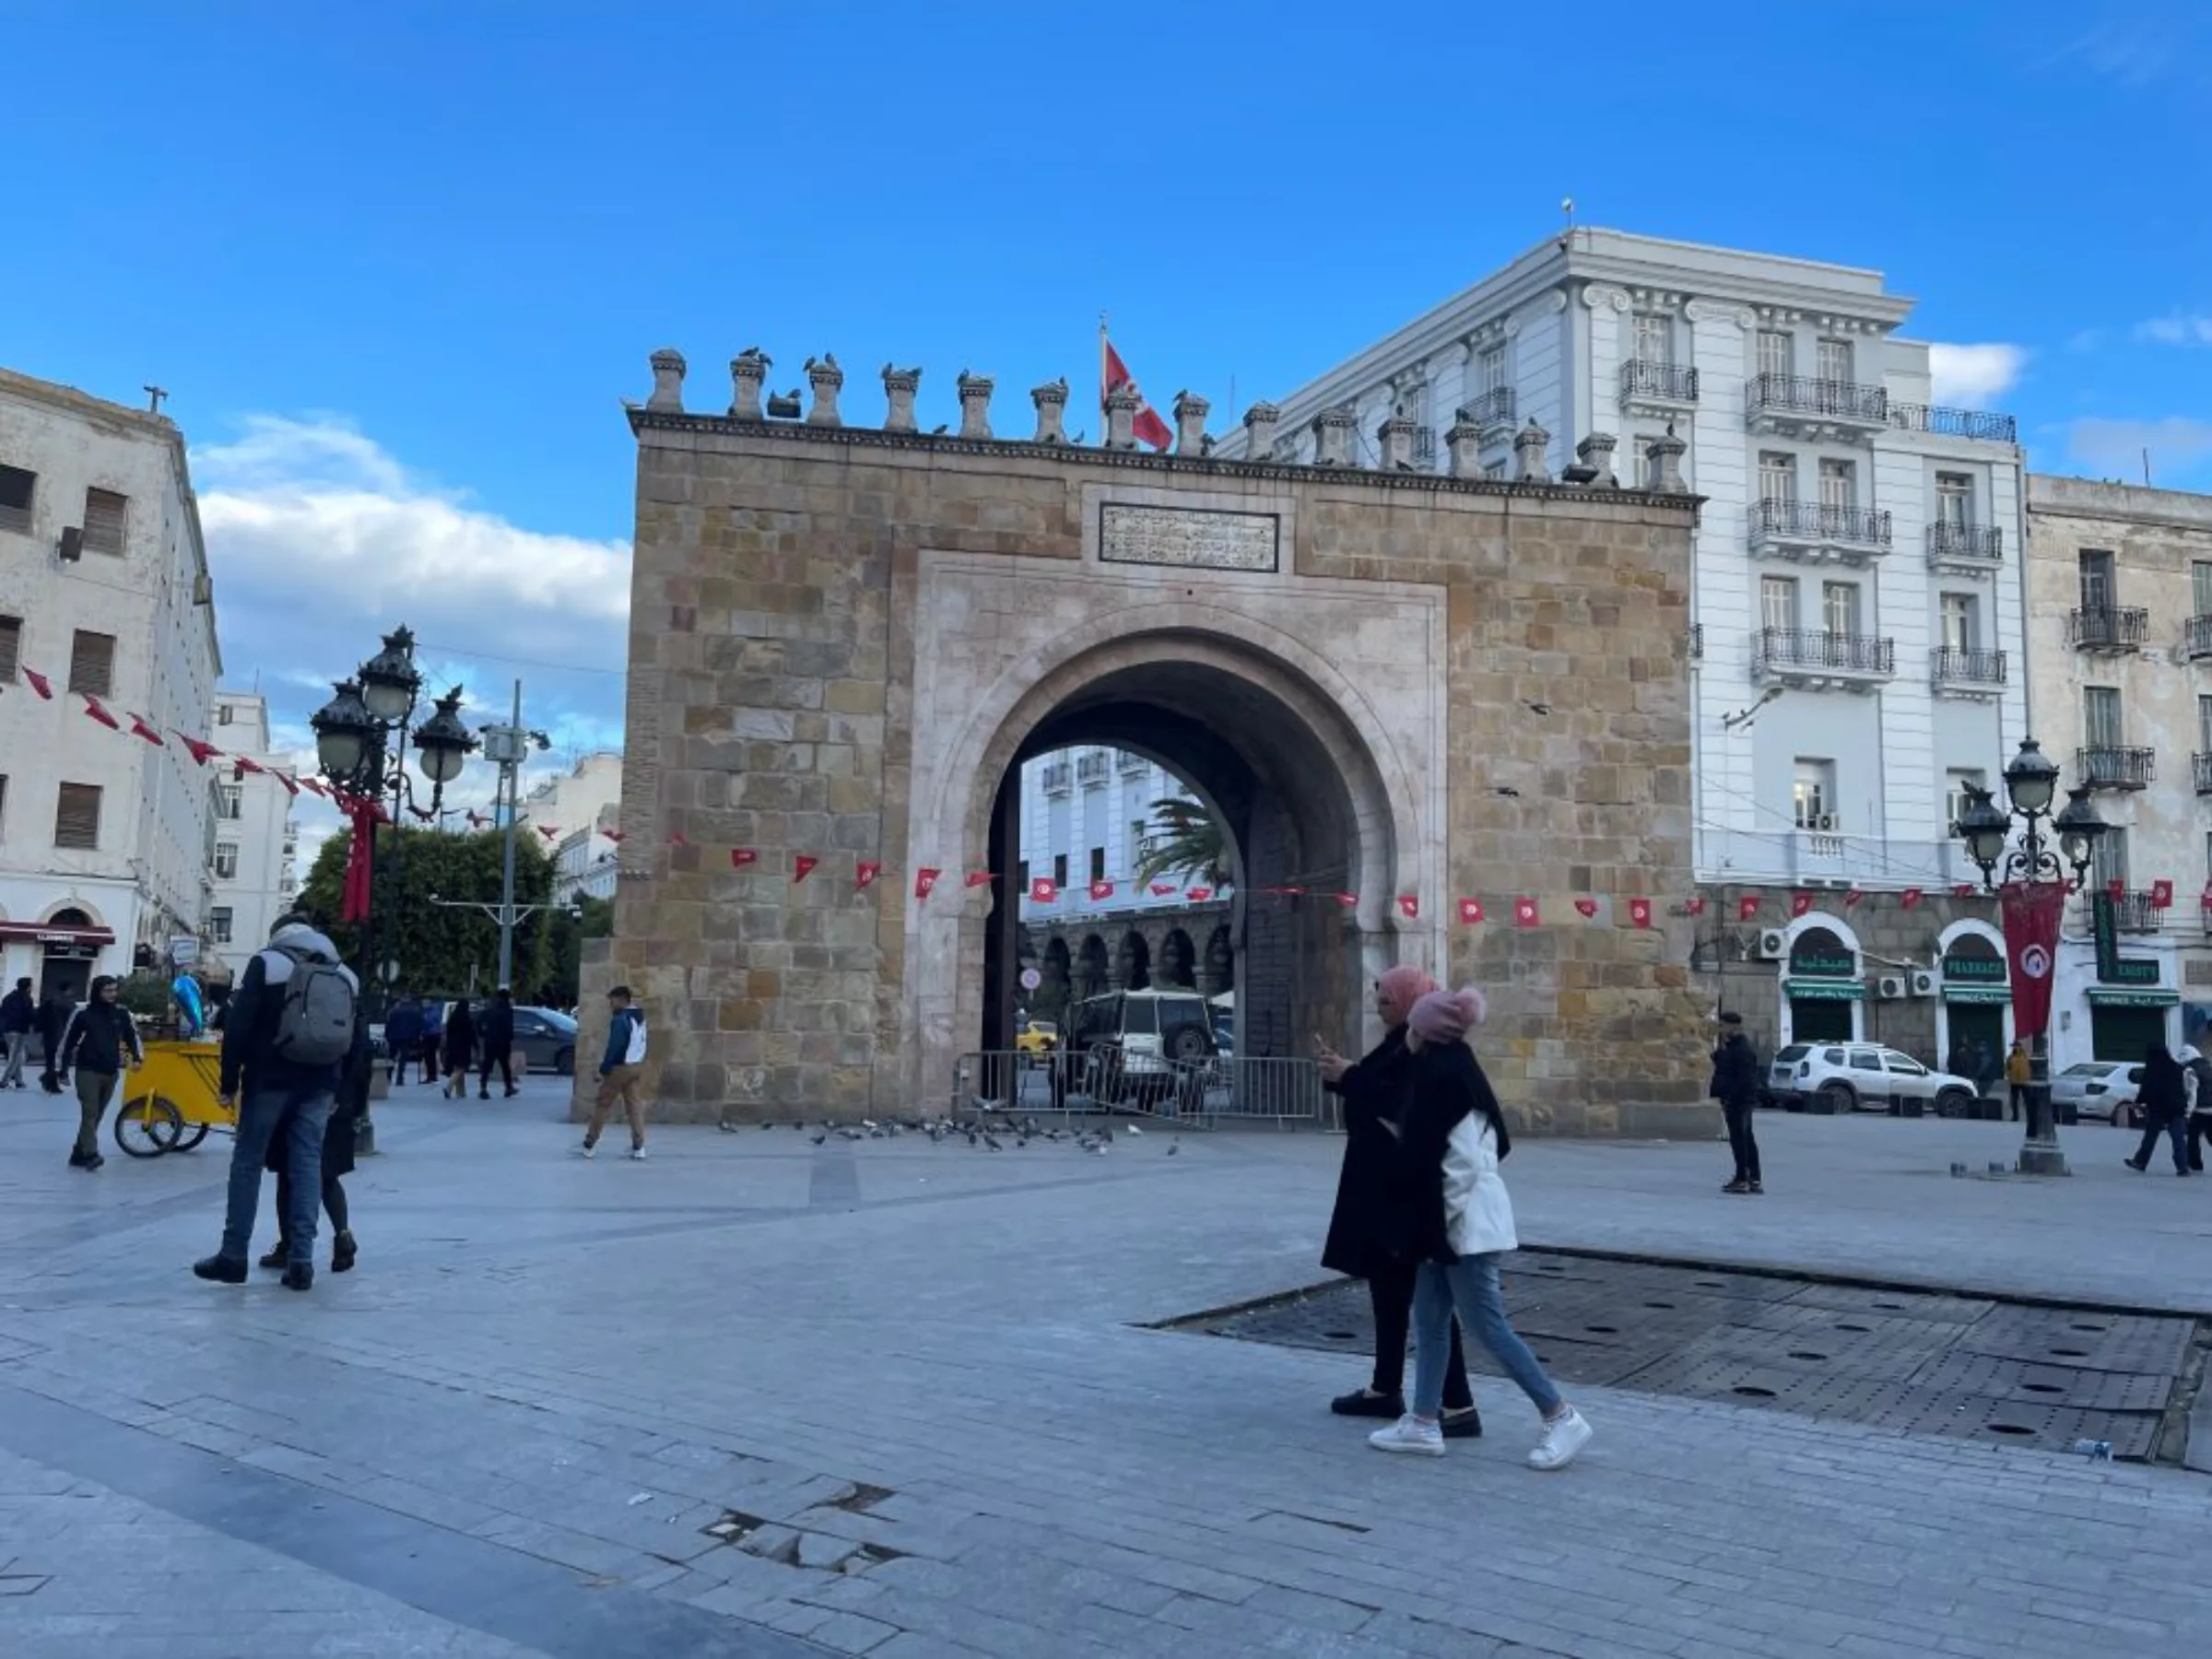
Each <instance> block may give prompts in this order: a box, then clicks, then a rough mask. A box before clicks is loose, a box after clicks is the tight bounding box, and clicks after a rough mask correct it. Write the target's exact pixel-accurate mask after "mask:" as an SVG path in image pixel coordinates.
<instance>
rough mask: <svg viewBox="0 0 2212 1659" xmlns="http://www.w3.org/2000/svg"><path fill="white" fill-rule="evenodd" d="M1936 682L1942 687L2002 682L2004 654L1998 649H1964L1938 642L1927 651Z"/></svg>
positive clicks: (1986, 684)
mask: <svg viewBox="0 0 2212 1659" xmlns="http://www.w3.org/2000/svg"><path fill="white" fill-rule="evenodd" d="M1930 654H1931V655H1932V656H1933V657H1934V659H1935V662H1934V671H1935V682H1936V684H1938V685H1944V686H2001V685H2003V684H2004V683H2005V653H2003V652H2001V651H1964V650H1960V649H1959V647H1958V646H1955V645H1938V646H1937V647H1935V651H1934V652H1932V653H1930Z"/></svg>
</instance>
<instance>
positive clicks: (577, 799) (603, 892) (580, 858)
mask: <svg viewBox="0 0 2212 1659" xmlns="http://www.w3.org/2000/svg"><path fill="white" fill-rule="evenodd" d="M621 819H622V757H621V755H620V753H619V752H618V751H616V750H612V749H603V750H600V751H599V752H597V753H594V754H590V755H586V756H584V757H583V759H581V760H579V761H577V762H576V766H575V769H574V770H573V771H570V772H569V773H567V774H566V775H565V776H562V777H559V778H551V779H548V780H547V782H543V783H540V784H539V785H538V786H537V787H536V788H535V789H534V790H532V791H531V792H530V793H529V794H528V795H526V796H524V800H523V821H524V823H525V824H528V825H531V826H533V827H535V828H536V829H538V830H558V831H559V834H558V836H548V837H546V838H544V839H545V847H546V851H547V853H548V854H549V855H550V856H551V858H552V860H553V902H554V903H556V904H567V903H570V902H571V901H572V900H576V899H578V898H592V899H612V898H613V897H614V896H615V877H616V874H617V872H616V867H615V850H616V849H615V843H614V842H613V841H609V840H608V839H607V837H606V831H608V830H617V829H619V828H620V827H621Z"/></svg>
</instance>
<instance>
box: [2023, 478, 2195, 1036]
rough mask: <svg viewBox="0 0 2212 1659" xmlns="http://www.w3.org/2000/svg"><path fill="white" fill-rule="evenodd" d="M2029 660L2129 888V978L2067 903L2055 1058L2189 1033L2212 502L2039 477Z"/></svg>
mask: <svg viewBox="0 0 2212 1659" xmlns="http://www.w3.org/2000/svg"><path fill="white" fill-rule="evenodd" d="M2028 662H2029V688H2028V695H2029V718H2030V725H2031V726H2032V728H2033V730H2034V733H2035V735H2036V739H2037V741H2038V742H2040V743H2041V745H2042V747H2043V752H2044V753H2045V754H2047V755H2049V756H2050V757H2051V759H2053V760H2055V761H2057V762H2058V764H2059V766H2060V768H2061V774H2062V779H2063V782H2065V784H2066V785H2067V786H2069V787H2072V786H2074V785H2077V784H2081V783H2089V784H2093V785H2094V786H2095V788H2096V794H2095V796H2094V799H2095V801H2096V805H2097V810H2098V813H2099V814H2100V816H2101V817H2102V818H2104V819H2105V820H2106V822H2108V823H2109V824H2111V825H2112V829H2111V830H2108V831H2106V833H2105V834H2104V836H2103V837H2102V838H2101V839H2100V841H2099V843H2098V847H2097V862H2096V864H2095V865H2094V867H2093V868H2092V870H2091V872H2090V877H2089V890H2090V892H2091V893H2096V892H2101V891H2105V890H2107V888H2108V887H2109V885H2110V884H2111V883H2113V882H2118V883H2119V884H2120V890H2121V893H2122V895H2123V896H2122V898H2121V899H2120V900H2119V901H2118V902H2117V904H2116V905H2115V907H2114V910H2115V917H2116V921H2117V923H2118V930H2119V935H2120V956H2121V959H2122V962H2123V966H2122V968H2121V971H2120V972H2121V977H2119V978H2118V979H2116V980H2112V981H2100V979H2099V977H2098V971H2097V963H2096V951H2095V948H2094V942H2093V940H2092V938H2091V920H2090V914H2089V911H2088V898H2087V896H2085V897H2084V899H2083V900H2081V901H2079V902H2078V903H2077V905H2076V906H2075V907H2074V908H2073V909H2072V910H2071V911H2069V912H2068V915H2067V918H2066V928H2065V946H2064V947H2062V948H2061V950H2060V951H2059V960H2058V976H2057V980H2056V982H2055V985H2054V987H2053V1003H2052V1030H2051V1065H2052V1069H2053V1071H2058V1070H2062V1069H2064V1067H2065V1066H2066V1065H2072V1064H2073V1063H2075V1062H2077V1061H2081V1060H2088V1059H2093V1058H2094V1059H2108V1058H2109V1059H2115V1060H2117V1059H2138V1058H2140V1057H2141V1055H2142V1053H2143V1048H2144V1045H2145V1044H2146V1043H2147V1042H2152V1041H2168V1042H2178V1041H2180V1040H2181V1039H2182V1037H2183V1034H2184V1033H2183V1025H2184V1023H2185V1021H2184V1014H2183V1004H2184V1003H2185V1002H2187V1003H2212V949H2207V945H2208V944H2212V940H2208V939H2207V937H2206V917H2207V915H2212V912H2207V911H2206V909H2205V908H2204V906H2203V903H2202V901H2201V896H2202V895H2203V894H2204V893H2205V891H2206V889H2207V888H2212V813H2207V811H2206V798H2207V797H2212V497H2206V496H2201V495H2190V494H2187V493H2185V492H2183V491H2180V490H2172V489H2147V488H2141V487H2139V486H2136V485H2129V484H2104V483H2098V482H2094V481H2092V480H2089V479H2086V478H2057V477H2045V476H2043V475H2042V474H2040V473H2035V474H2030V476H2029V479H2028ZM1987 781H1988V782H1989V783H1991V784H1992V785H1993V786H1994V785H1996V784H1997V780H1996V779H1995V778H1994V777H1992V778H1990V779H1989V780H1987ZM2160 882H2165V883H2168V884H2169V886H2170V889H2171V891H2170V894H2169V897H2170V900H2171V901H2170V902H2168V903H2165V904H2160V903H2159V901H2158V898H2159V887H2158V884H2159V883H2160ZM2186 1023H2188V1024H2190V1025H2192V1026H2194V1024H2196V1023H2198V1022H2197V1021H2194V1020H2189V1021H2187V1022H2186Z"/></svg>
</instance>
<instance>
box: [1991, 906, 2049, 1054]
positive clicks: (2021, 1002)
mask: <svg viewBox="0 0 2212 1659" xmlns="http://www.w3.org/2000/svg"><path fill="white" fill-rule="evenodd" d="M1998 897H1999V899H2000V900H2001V901H2002V903H2001V909H2002V912H2003V915H2004V919H2005V956H2006V960H2007V961H2008V962H2009V963H2010V964H2011V967H2012V1023H2013V1034H2014V1035H2015V1036H2018V1037H2041V1035H2042V1034H2043V1032H2044V1031H2045V1030H2048V1029H2049V1028H2050V1024H2051V981H2052V977H2053V974H2054V973H2055V972H2056V971H2057V967H2058V926H2059V921H2060V919H2061V918H2062V917H2063V916H2064V915H2065V909H2066V888H2065V883H2064V882H2060V881H2036V882H2026V881H2008V882H2006V884H2005V888H2004V890H2003V891H2002V892H2001V893H2000V894H1999V895H1998Z"/></svg>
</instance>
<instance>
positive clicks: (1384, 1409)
mask: <svg viewBox="0 0 2212 1659" xmlns="http://www.w3.org/2000/svg"><path fill="white" fill-rule="evenodd" d="M1329 1409H1330V1410H1331V1411H1333V1412H1335V1414H1336V1415H1337V1416H1338V1417H1356V1418H1389V1419H1390V1420H1391V1421H1393V1422H1394V1421H1396V1420H1397V1419H1398V1418H1402V1417H1404V1416H1405V1415H1406V1397H1405V1395H1403V1394H1371V1393H1369V1392H1368V1391H1367V1390H1366V1389H1364V1388H1356V1389H1354V1390H1353V1391H1352V1392H1351V1393H1350V1394H1338V1395H1337V1396H1336V1397H1335V1399H1333V1400H1331V1401H1330V1402H1329Z"/></svg>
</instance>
